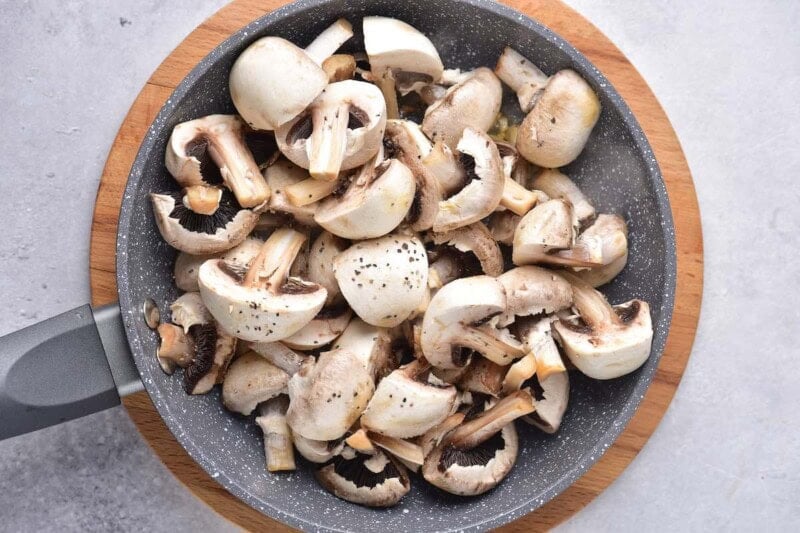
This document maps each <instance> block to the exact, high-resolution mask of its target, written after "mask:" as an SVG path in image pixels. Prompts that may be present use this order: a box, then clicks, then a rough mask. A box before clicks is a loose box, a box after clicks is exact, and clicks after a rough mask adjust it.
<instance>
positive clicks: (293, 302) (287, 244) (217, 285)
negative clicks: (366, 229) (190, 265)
mask: <svg viewBox="0 0 800 533" xmlns="http://www.w3.org/2000/svg"><path fill="white" fill-rule="evenodd" d="M304 240H305V235H303V234H302V233H299V232H297V231H295V230H292V229H288V228H287V229H279V230H276V231H275V232H274V233H273V234H272V235H270V237H269V239H267V241H266V242H265V243H264V245H263V246H262V248H261V251H260V252H259V255H258V257H256V258H255V259H254V260H253V262H252V265H251V266H250V268H249V269H248V270H246V271H245V270H244V269H242V268H237V266H236V264H235V263H229V262H226V261H222V260H220V259H212V260H210V261H206V262H205V263H203V265H202V266H201V267H200V277H199V284H200V294H201V295H202V298H203V302H204V303H205V304H206V307H208V310H209V311H210V312H211V314H212V315H213V316H214V318H215V319H216V320H217V322H218V323H219V324H220V326H221V327H222V328H223V329H224V330H225V331H227V332H229V333H230V334H232V335H235V336H236V337H239V338H240V339H242V340H247V341H258V342H267V341H277V340H281V339H285V338H286V337H289V336H291V335H293V334H294V333H296V332H297V331H299V330H300V329H301V328H302V327H303V326H305V325H306V324H308V323H309V322H310V321H311V319H313V318H314V316H316V314H317V313H318V312H319V310H320V309H322V306H323V304H324V303H325V299H326V297H327V292H326V291H325V289H324V288H323V287H320V286H319V285H317V284H315V283H308V282H306V281H303V280H301V279H298V278H292V277H289V278H288V279H287V274H288V271H289V269H290V267H291V265H292V262H293V261H294V258H295V257H296V256H297V253H298V252H299V250H300V247H301V246H302V244H303V241H304Z"/></svg>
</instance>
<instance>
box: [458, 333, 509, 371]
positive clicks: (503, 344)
mask: <svg viewBox="0 0 800 533" xmlns="http://www.w3.org/2000/svg"><path fill="white" fill-rule="evenodd" d="M509 341H510V340H509V339H508V338H504V337H503V336H502V335H501V332H500V331H499V330H497V329H495V328H493V327H491V326H486V325H484V326H478V327H475V326H470V327H466V328H464V334H463V335H462V336H461V337H460V338H459V339H458V344H459V345H461V346H464V347H466V348H470V349H472V350H475V351H476V352H480V354H481V355H483V356H484V357H485V358H486V359H488V360H489V361H491V362H493V363H495V364H498V365H500V366H507V365H509V364H510V363H511V361H513V360H514V359H517V358H519V357H522V356H523V355H525V351H524V350H523V349H522V345H521V344H519V343H512V342H509Z"/></svg>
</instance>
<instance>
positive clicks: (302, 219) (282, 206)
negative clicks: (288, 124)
mask: <svg viewBox="0 0 800 533" xmlns="http://www.w3.org/2000/svg"><path fill="white" fill-rule="evenodd" d="M264 179H266V180H267V184H268V185H269V188H270V190H272V195H271V196H270V198H269V209H270V210H271V211H275V212H278V213H287V214H290V215H292V216H293V217H294V218H295V220H297V221H298V222H299V223H300V224H304V225H306V226H311V225H313V224H314V213H315V212H316V211H317V206H316V204H310V205H303V206H296V205H295V204H293V203H292V202H291V201H290V199H289V197H288V196H287V194H286V189H287V188H288V187H291V186H292V185H295V184H297V183H300V182H302V181H305V180H306V179H309V176H308V171H307V170H305V169H302V168H300V167H298V166H297V165H295V164H294V163H292V162H291V161H287V160H286V159H283V158H281V159H278V160H277V161H275V162H274V163H273V164H271V165H270V166H268V167H267V168H265V169H264Z"/></svg>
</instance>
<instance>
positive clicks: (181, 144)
mask: <svg viewBox="0 0 800 533" xmlns="http://www.w3.org/2000/svg"><path fill="white" fill-rule="evenodd" d="M209 158H210V159H211V161H209V160H208V159H209ZM164 162H165V164H166V167H167V170H168V171H169V173H170V174H172V176H173V177H174V178H175V181H177V182H178V183H179V184H180V185H181V186H182V187H190V186H198V185H209V184H210V185H215V184H217V183H218V181H217V180H220V181H221V182H222V183H224V184H225V186H226V187H227V188H228V189H230V190H231V191H232V192H233V194H234V196H236V200H237V201H238V202H239V205H241V206H242V207H257V206H259V205H261V204H263V203H264V202H265V201H266V200H267V199H268V198H269V194H270V190H269V186H268V185H267V182H266V181H264V178H263V177H262V176H261V171H260V170H259V169H258V164H257V163H256V161H255V158H254V157H253V154H252V153H251V152H250V149H249V148H248V147H247V143H246V142H245V125H244V122H242V120H241V119H240V118H239V117H237V116H236V115H209V116H207V117H203V118H199V119H195V120H190V121H189V122H182V123H181V124H178V125H177V126H175V128H174V129H173V130H172V135H171V136H170V139H169V142H168V143H167V151H166V155H165V157H164ZM211 165H215V166H216V168H210V167H211ZM198 212H199V211H198ZM212 213H213V211H212ZM204 214H211V213H204Z"/></svg>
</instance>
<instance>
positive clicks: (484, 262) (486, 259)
mask: <svg viewBox="0 0 800 533" xmlns="http://www.w3.org/2000/svg"><path fill="white" fill-rule="evenodd" d="M433 242H434V244H449V245H450V246H453V247H454V248H455V249H456V250H458V251H460V252H472V253H473V254H475V257H477V258H478V261H479V262H480V264H481V269H482V270H483V272H484V274H486V275H488V276H493V277H497V276H499V275H500V274H502V273H503V254H502V253H501V252H500V247H499V246H497V242H496V241H495V240H494V239H493V238H492V234H491V233H490V232H489V229H488V228H487V227H486V226H485V225H484V224H483V222H480V221H479V222H474V223H473V224H470V225H469V226H463V227H460V228H456V229H454V230H451V231H446V232H443V233H434V234H433Z"/></svg>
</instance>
